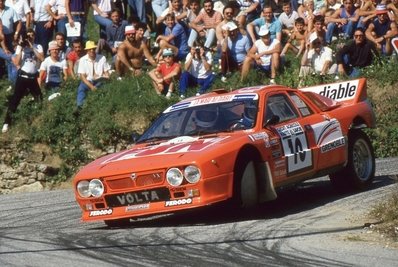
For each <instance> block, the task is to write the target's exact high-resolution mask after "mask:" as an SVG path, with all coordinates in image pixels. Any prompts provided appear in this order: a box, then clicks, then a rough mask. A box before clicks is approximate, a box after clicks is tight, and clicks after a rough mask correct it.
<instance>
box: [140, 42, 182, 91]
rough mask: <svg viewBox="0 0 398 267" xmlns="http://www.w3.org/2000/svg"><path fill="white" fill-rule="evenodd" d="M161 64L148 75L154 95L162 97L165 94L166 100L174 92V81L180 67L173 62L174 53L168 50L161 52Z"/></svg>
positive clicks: (179, 71)
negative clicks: (154, 91) (153, 88)
mask: <svg viewBox="0 0 398 267" xmlns="http://www.w3.org/2000/svg"><path fill="white" fill-rule="evenodd" d="M162 56H163V60H164V61H163V62H162V63H160V64H159V65H158V67H157V68H155V69H153V70H151V71H150V72H149V73H148V75H149V77H151V79H152V83H153V86H154V87H155V90H156V93H157V94H158V95H162V94H164V93H166V98H170V97H171V94H172V93H173V91H174V87H175V81H176V80H177V79H178V78H179V75H180V73H181V66H180V64H179V63H177V62H174V53H173V50H172V49H170V48H166V49H164V50H163V51H162Z"/></svg>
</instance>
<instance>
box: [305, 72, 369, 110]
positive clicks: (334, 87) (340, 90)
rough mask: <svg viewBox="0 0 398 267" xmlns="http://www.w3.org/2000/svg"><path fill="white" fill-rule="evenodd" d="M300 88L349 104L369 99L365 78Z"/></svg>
mask: <svg viewBox="0 0 398 267" xmlns="http://www.w3.org/2000/svg"><path fill="white" fill-rule="evenodd" d="M299 90H301V91H303V92H312V93H316V94H319V95H321V96H323V97H327V98H331V99H333V100H334V101H337V102H343V103H347V104H355V103H358V102H361V101H365V100H366V99H367V93H366V79H365V78H360V79H356V80H350V81H343V82H336V83H328V84H322V85H316V86H311V87H304V88H300V89H299Z"/></svg>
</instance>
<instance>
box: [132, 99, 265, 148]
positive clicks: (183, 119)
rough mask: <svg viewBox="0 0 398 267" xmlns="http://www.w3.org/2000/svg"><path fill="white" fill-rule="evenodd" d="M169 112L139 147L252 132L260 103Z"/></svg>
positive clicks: (231, 103)
mask: <svg viewBox="0 0 398 267" xmlns="http://www.w3.org/2000/svg"><path fill="white" fill-rule="evenodd" d="M175 106H177V104H176V105H175ZM170 110H172V109H170V108H169V109H167V110H166V111H165V112H163V113H162V114H161V115H160V116H159V118H158V119H157V120H155V121H154V123H153V124H152V125H151V126H150V127H149V128H148V130H146V131H145V133H144V134H143V135H142V136H141V138H140V139H139V140H138V143H142V142H148V141H154V142H155V141H159V140H167V139H171V138H174V137H177V136H200V135H206V134H215V133H218V132H229V131H236V130H244V129H250V128H253V127H254V126H255V122H256V119H257V112H258V102H257V101H256V100H253V99H244V100H234V101H229V102H221V103H214V104H209V105H196V106H195V105H194V106H190V107H187V108H176V109H175V110H174V111H173V110H172V111H170Z"/></svg>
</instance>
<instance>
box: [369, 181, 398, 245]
mask: <svg viewBox="0 0 398 267" xmlns="http://www.w3.org/2000/svg"><path fill="white" fill-rule="evenodd" d="M397 189H398V185H395V186H394V187H393V191H392V193H391V194H390V195H389V196H388V197H386V198H385V199H384V200H383V201H382V202H380V203H377V204H376V205H374V206H373V208H372V210H371V212H370V216H371V217H372V218H375V219H377V220H378V222H379V223H380V225H377V226H376V229H377V230H378V231H380V232H382V233H385V234H387V235H388V236H389V237H391V238H393V239H394V240H395V241H398V190H397Z"/></svg>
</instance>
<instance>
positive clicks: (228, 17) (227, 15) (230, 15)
mask: <svg viewBox="0 0 398 267" xmlns="http://www.w3.org/2000/svg"><path fill="white" fill-rule="evenodd" d="M223 16H224V19H223V20H222V21H221V23H219V24H218V25H217V27H216V37H217V46H218V47H220V46H221V43H222V41H223V40H224V35H225V34H224V33H225V30H224V29H223V27H224V25H225V24H227V23H228V22H233V23H235V25H237V23H236V21H234V8H233V7H232V6H230V5H227V6H225V7H224V10H223Z"/></svg>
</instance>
